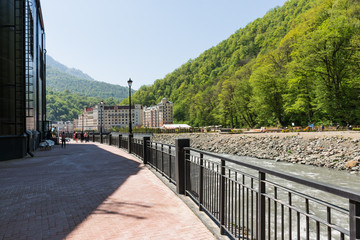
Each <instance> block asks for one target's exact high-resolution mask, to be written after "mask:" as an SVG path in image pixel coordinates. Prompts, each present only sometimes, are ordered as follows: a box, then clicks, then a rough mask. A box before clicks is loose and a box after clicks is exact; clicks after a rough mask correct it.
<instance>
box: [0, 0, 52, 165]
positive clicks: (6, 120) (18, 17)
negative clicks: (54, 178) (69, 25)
mask: <svg viewBox="0 0 360 240" xmlns="http://www.w3.org/2000/svg"><path fill="white" fill-rule="evenodd" d="M0 40H1V41H0V149H3V147H2V146H5V145H4V144H2V143H3V142H5V141H7V139H8V138H11V139H12V140H11V141H13V142H14V141H16V139H18V141H19V143H18V144H17V145H19V147H18V154H15V155H14V154H11V153H9V154H8V156H9V157H6V156H5V157H4V155H3V156H2V157H1V160H5V159H11V158H14V156H16V157H23V156H25V155H26V151H24V147H23V146H21V145H24V144H25V145H26V148H28V150H30V151H33V150H34V149H35V148H36V147H37V145H38V142H39V140H40V139H41V138H42V137H43V136H45V132H46V129H45V121H46V99H45V91H46V83H45V81H46V80H45V61H46V60H45V59H46V56H45V31H44V25H43V21H42V14H41V7H40V1H39V0H0ZM24 134H26V136H28V137H27V138H25V140H24ZM4 151H5V152H11V151H13V150H8V149H7V148H4Z"/></svg>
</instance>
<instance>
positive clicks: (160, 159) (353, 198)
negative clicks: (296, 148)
mask: <svg viewBox="0 0 360 240" xmlns="http://www.w3.org/2000/svg"><path fill="white" fill-rule="evenodd" d="M116 138H117V139H116ZM94 139H95V141H97V142H100V136H97V135H95V136H94ZM103 140H105V141H103V142H106V139H103ZM108 141H110V144H111V145H114V146H117V147H121V148H124V149H128V147H129V145H128V143H129V142H128V138H126V137H122V136H121V135H119V136H116V137H115V136H109V140H108ZM116 141H117V142H116ZM189 145H190V142H189V140H188V139H177V140H176V144H175V146H174V145H168V144H162V143H156V142H151V141H150V140H149V138H148V137H146V138H145V137H144V138H143V139H132V140H131V149H132V150H131V152H132V153H134V154H136V155H137V156H138V157H139V158H140V159H142V160H143V161H144V163H145V164H148V165H149V166H151V167H153V168H154V169H155V170H156V171H158V172H160V173H161V174H162V175H163V176H164V177H166V178H168V179H169V181H170V182H171V183H173V184H175V185H176V189H177V192H178V193H180V194H186V195H188V196H189V197H191V198H192V199H193V200H194V202H196V203H197V204H198V206H199V210H200V211H205V212H206V213H207V214H208V215H209V216H210V217H211V218H212V219H213V220H214V221H215V222H216V223H217V224H218V225H219V228H220V232H221V234H227V235H228V236H230V237H232V238H234V239H260V240H265V239H274V240H276V239H349V240H356V239H360V193H359V192H355V191H352V190H347V189H343V188H339V187H336V186H330V185H328V184H324V183H320V182H316V181H310V180H306V179H303V178H301V177H297V176H294V175H291V174H287V173H283V172H279V171H274V170H269V169H266V168H262V167H258V166H255V165H251V164H247V163H245V162H240V161H235V160H232V159H229V158H225V157H222V156H220V155H217V154H213V153H209V152H204V151H200V150H197V149H193V148H190V147H189ZM309 189H315V191H313V192H311V191H309ZM314 192H315V194H314ZM335 198H339V199H340V200H341V201H340V202H341V204H337V205H335V204H334V202H333V199H335Z"/></svg>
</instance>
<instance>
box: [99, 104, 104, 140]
mask: <svg viewBox="0 0 360 240" xmlns="http://www.w3.org/2000/svg"><path fill="white" fill-rule="evenodd" d="M103 106H104V101H101V102H100V143H103V137H102V131H103V126H102V125H103V121H102V119H103Z"/></svg>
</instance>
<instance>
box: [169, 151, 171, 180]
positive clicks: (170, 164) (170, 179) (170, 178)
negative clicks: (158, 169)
mask: <svg viewBox="0 0 360 240" xmlns="http://www.w3.org/2000/svg"><path fill="white" fill-rule="evenodd" d="M169 182H171V146H169Z"/></svg>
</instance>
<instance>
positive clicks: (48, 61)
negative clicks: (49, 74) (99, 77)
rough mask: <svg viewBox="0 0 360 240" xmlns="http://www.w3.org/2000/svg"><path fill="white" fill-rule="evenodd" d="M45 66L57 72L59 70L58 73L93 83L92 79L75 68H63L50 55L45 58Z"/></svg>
mask: <svg viewBox="0 0 360 240" xmlns="http://www.w3.org/2000/svg"><path fill="white" fill-rule="evenodd" d="M46 64H47V66H50V67H53V68H56V69H57V70H60V71H62V72H65V73H67V74H70V75H73V76H75V77H78V78H81V79H86V80H91V81H95V80H94V79H93V78H92V77H90V76H89V75H87V74H86V73H83V72H82V71H81V70H79V69H76V68H69V67H67V66H65V65H64V64H62V63H60V62H58V61H56V60H55V59H54V58H52V57H51V56H50V55H47V56H46Z"/></svg>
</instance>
